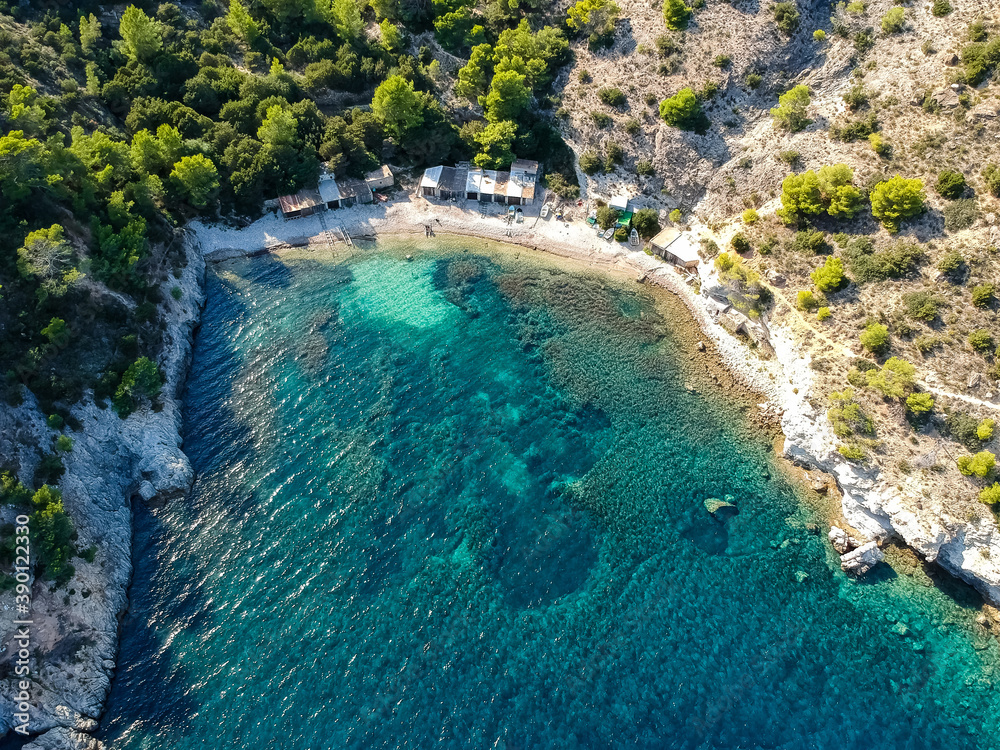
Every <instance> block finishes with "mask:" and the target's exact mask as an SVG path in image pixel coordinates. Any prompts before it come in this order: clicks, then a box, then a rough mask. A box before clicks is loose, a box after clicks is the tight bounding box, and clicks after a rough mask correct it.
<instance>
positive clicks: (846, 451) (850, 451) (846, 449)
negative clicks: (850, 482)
mask: <svg viewBox="0 0 1000 750" xmlns="http://www.w3.org/2000/svg"><path fill="white" fill-rule="evenodd" d="M837 453H839V454H840V455H841V456H843V457H844V458H846V459H847V460H848V461H861V460H862V459H864V457H865V456H866V455H868V454H867V452H866V451H865V449H864V448H863V447H862V446H860V445H857V444H856V443H852V444H850V445H838V446H837Z"/></svg>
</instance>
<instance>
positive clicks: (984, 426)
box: [976, 419, 996, 441]
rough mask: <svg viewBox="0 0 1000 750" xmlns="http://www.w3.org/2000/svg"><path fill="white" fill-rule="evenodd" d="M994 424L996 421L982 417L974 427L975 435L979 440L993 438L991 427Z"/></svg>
mask: <svg viewBox="0 0 1000 750" xmlns="http://www.w3.org/2000/svg"><path fill="white" fill-rule="evenodd" d="M995 426H996V422H994V421H993V420H992V419H984V420H983V421H982V422H980V423H979V425H978V426H977V427H976V437H977V438H979V439H980V440H983V441H986V440H992V439H993V428H994V427H995Z"/></svg>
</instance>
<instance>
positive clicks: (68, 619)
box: [0, 196, 1000, 750]
mask: <svg viewBox="0 0 1000 750" xmlns="http://www.w3.org/2000/svg"><path fill="white" fill-rule="evenodd" d="M537 208H538V207H535V210H536V211H537ZM334 227H341V228H342V229H343V230H344V231H346V233H347V234H349V235H351V236H353V237H355V238H363V237H364V238H372V237H377V236H380V235H383V236H384V235H397V236H398V235H411V236H414V237H417V238H422V237H424V236H426V233H427V230H426V228H427V227H429V228H430V229H431V231H432V232H434V233H441V234H458V235H471V236H475V237H479V238H482V239H487V240H494V241H497V242H503V243H508V244H517V245H522V246H525V247H531V248H534V249H537V250H544V251H547V252H549V253H554V254H556V255H559V256H562V257H565V258H569V259H572V260H573V261H575V262H578V263H579V264H581V265H582V266H592V267H595V268H598V267H600V268H603V269H609V270H612V271H617V272H624V273H627V274H629V275H631V276H632V277H633V278H636V280H644V281H646V282H648V283H654V284H657V285H659V286H662V287H664V288H665V289H667V290H669V291H671V292H673V293H675V294H676V295H678V296H679V297H680V298H681V299H682V300H683V301H684V302H685V304H686V306H687V308H688V310H689V311H690V312H691V314H692V316H693V317H694V318H695V320H696V321H697V322H698V325H699V326H700V327H701V329H702V332H703V334H704V335H705V336H706V338H707V339H709V340H711V342H712V344H713V346H714V348H715V350H716V352H717V353H718V355H719V357H720V358H721V359H722V361H723V363H724V364H725V365H726V366H727V367H728V368H729V370H730V371H731V372H732V374H733V375H734V377H736V378H737V379H738V380H740V381H741V382H743V384H745V385H746V386H747V387H749V388H750V389H752V390H753V391H755V392H757V393H759V394H761V396H763V398H764V403H762V404H761V405H760V406H761V410H762V412H763V413H764V414H766V415H769V416H770V417H772V418H775V419H780V424H781V429H782V432H783V433H784V435H785V442H784V455H785V457H786V458H788V459H789V460H791V461H792V462H794V463H796V464H799V465H802V466H804V467H807V468H809V469H815V470H819V471H822V472H825V473H827V474H830V475H831V476H832V477H834V478H835V480H836V484H837V486H838V488H839V490H840V492H841V493H842V511H843V515H844V518H845V519H846V521H847V523H848V524H849V525H850V527H852V528H851V530H850V533H846V532H845V536H846V537H847V538H848V544H847V545H846V546H845V548H844V556H845V558H850V559H848V560H847V561H846V562H847V563H848V564H851V561H852V560H854V559H855V558H859V557H864V558H865V559H867V560H872V559H873V556H874V554H875V553H874V552H873V551H872V550H873V549H874V550H875V551H876V552H877V549H878V546H880V545H881V544H883V543H884V542H886V541H888V540H889V539H891V538H895V539H899V540H901V541H902V542H904V543H905V544H907V545H908V546H910V547H911V548H913V549H914V550H915V551H916V552H918V553H919V554H920V555H921V556H922V557H924V558H925V559H927V560H928V561H935V562H937V563H938V564H940V565H941V566H942V567H943V568H944V569H945V570H947V571H948V572H950V573H951V574H952V575H955V576H957V577H958V578H961V579H963V580H965V581H967V582H968V583H970V584H972V585H973V586H975V587H976V588H977V589H978V590H979V591H980V592H981V593H982V594H983V596H984V597H985V598H986V599H987V600H988V601H990V602H992V603H993V604H1000V534H998V533H997V528H996V524H995V523H994V522H993V521H992V519H988V520H981V521H978V522H976V523H973V522H970V521H968V520H966V519H955V518H950V517H947V516H946V515H944V514H941V513H938V512H935V511H933V510H931V509H929V508H926V507H925V504H922V503H921V502H920V498H919V497H915V496H913V495H912V494H907V493H906V492H903V491H901V490H899V489H897V488H896V487H892V486H889V485H888V483H887V482H886V481H885V480H884V479H883V478H881V477H880V476H879V475H878V474H877V473H868V472H866V471H865V470H864V469H862V468H861V467H858V466H856V465H853V464H851V463H850V462H848V461H847V460H846V459H844V458H843V457H842V456H840V454H839V453H837V451H836V444H837V442H836V440H835V438H834V435H833V433H832V430H831V428H830V426H829V423H828V421H827V420H826V417H825V413H823V412H822V411H819V410H817V409H814V408H813V406H812V405H811V404H810V403H809V393H810V389H811V386H812V383H813V380H814V374H813V371H812V370H811V369H810V366H809V364H810V363H809V360H808V357H805V356H803V355H802V354H801V353H800V352H799V351H798V350H797V347H796V345H795V343H794V341H793V340H792V338H791V336H790V334H788V333H787V332H786V331H784V330H783V329H781V328H780V327H776V326H773V327H771V329H770V330H769V331H767V332H766V334H765V336H766V338H767V340H768V342H769V344H770V346H771V348H772V349H773V351H774V353H775V356H774V358H772V359H767V360H765V359H760V358H758V357H756V356H753V355H750V354H749V353H748V349H747V347H746V346H745V344H743V343H742V342H740V341H739V340H738V339H737V338H736V337H734V336H732V335H730V334H729V333H728V332H727V331H726V329H724V328H723V326H722V325H720V324H719V323H718V322H717V321H716V320H715V318H714V316H713V312H714V311H715V307H714V306H713V305H712V303H711V302H710V298H709V297H708V295H707V294H706V293H705V290H707V289H709V288H710V287H711V286H712V284H713V273H712V271H711V270H710V269H707V270H705V271H704V272H703V277H702V279H701V289H702V293H698V292H696V291H695V290H694V289H693V288H692V286H691V285H689V284H688V283H687V282H686V280H685V278H684V277H683V276H682V275H680V274H679V273H677V272H676V270H675V269H674V268H673V267H671V266H669V265H667V264H664V263H663V262H661V261H660V260H659V259H657V258H653V257H650V256H648V255H646V254H645V253H643V252H641V251H637V250H627V249H623V246H620V245H618V244H617V243H614V244H609V243H607V242H604V241H603V240H600V239H598V238H597V237H596V236H595V233H594V232H593V231H592V230H590V229H589V228H586V227H585V225H583V224H582V222H579V221H578V222H575V223H570V222H556V221H555V220H554V218H551V217H550V218H549V219H547V220H545V219H536V218H535V217H534V216H529V217H528V218H526V219H525V221H524V223H523V224H514V225H507V224H506V222H505V221H503V220H502V219H501V218H500V217H498V216H495V215H494V216H481V215H480V213H479V211H478V210H463V209H462V208H459V207H457V206H455V205H453V204H439V203H436V202H435V203H431V202H428V201H426V200H424V199H422V198H410V197H406V196H400V197H399V198H398V199H397V200H394V202H392V203H391V204H375V205H370V206H358V207H355V208H351V209H342V210H340V211H337V212H335V213H330V214H327V215H326V216H325V217H323V218H322V219H321V218H320V217H317V216H312V217H306V218H303V219H298V220H293V221H286V220H283V219H281V218H279V217H276V216H266V217H265V218H263V219H260V220H258V221H256V222H254V223H252V224H250V225H249V226H246V227H244V228H240V229H237V228H227V227H223V226H220V225H209V224H204V223H201V222H194V223H192V224H191V225H189V228H188V230H186V232H187V241H186V242H185V253H186V257H187V264H186V266H185V268H184V269H183V272H182V275H181V277H180V278H179V279H170V280H169V281H168V282H166V286H167V287H172V286H174V285H176V286H179V287H180V288H181V290H182V294H181V298H180V300H174V299H172V298H171V295H169V294H165V295H164V298H165V299H166V300H167V303H166V304H167V313H166V315H167V328H166V332H165V341H166V344H165V347H164V351H163V353H162V357H161V360H160V365H161V367H162V369H163V372H164V374H165V381H166V385H165V387H164V389H163V397H162V403H163V408H162V409H161V410H160V411H152V410H150V409H144V410H140V411H139V412H136V413H135V414H133V415H132V416H130V417H129V418H128V419H126V420H124V422H123V421H121V420H119V419H118V418H117V416H115V414H114V412H113V411H112V410H110V409H105V410H102V409H99V408H97V407H96V406H95V405H94V404H93V403H92V402H87V403H83V404H80V405H78V406H77V407H75V408H74V411H73V413H74V416H76V418H77V419H79V420H80V422H81V423H83V425H84V429H83V431H82V432H80V433H76V434H75V435H74V438H75V439H76V445H75V447H74V450H73V452H72V453H71V454H70V456H69V457H68V459H67V461H66V474H65V476H64V479H63V482H62V487H63V492H64V502H65V504H66V508H67V511H68V512H69V513H70V515H71V516H72V517H73V519H74V521H75V522H76V526H77V529H78V531H79V535H80V540H79V544H80V546H81V547H87V546H89V545H90V544H96V545H97V547H98V554H97V557H96V559H95V561H94V563H86V562H85V561H82V560H74V564H76V567H77V576H76V578H74V580H73V581H72V583H71V584H70V585H71V586H72V587H73V588H74V590H75V591H76V594H74V595H72V597H71V601H70V605H69V606H66V605H65V604H64V602H63V599H62V597H63V596H64V595H65V594H66V592H65V591H63V590H60V591H57V592H55V593H53V594H49V593H48V591H47V589H46V588H45V587H36V588H41V592H40V593H39V594H36V600H35V603H34V604H35V612H34V617H35V622H36V625H35V631H34V632H35V633H36V635H37V637H36V640H35V643H36V644H38V646H39V654H40V655H41V657H42V658H40V659H37V660H36V666H35V671H34V672H33V675H32V680H33V687H32V690H33V693H32V706H33V708H32V720H31V724H30V729H31V731H32V733H39V734H41V733H44V734H41V736H39V737H37V738H36V739H35V740H34V741H33V742H32V743H31V744H29V745H27V746H26V747H27V748H29V749H30V750H43V749H45V750H58V749H62V748H74V749H77V750H79V749H81V748H87V749H88V750H95V749H96V748H100V747H103V745H102V744H101V743H99V742H98V741H97V740H96V739H94V738H93V737H92V736H91V735H90V734H89V733H90V732H93V731H94V730H95V729H96V728H97V719H98V718H99V717H100V715H101V713H102V711H103V708H104V703H105V701H106V699H107V696H108V693H109V691H110V688H111V681H112V679H113V677H114V671H115V659H116V657H117V649H118V639H119V625H120V621H121V619H122V618H123V617H124V615H125V612H126V611H127V608H128V585H129V582H130V579H131V575H132V508H131V501H132V498H134V497H136V496H138V497H141V498H142V499H143V500H144V501H146V502H165V501H168V500H170V499H172V498H175V497H177V496H182V495H183V494H185V493H186V492H187V491H188V490H189V489H190V486H191V483H192V481H193V472H192V469H191V466H190V463H189V462H188V460H187V458H186V456H185V455H184V453H183V451H182V449H181V448H182V442H181V427H182V425H181V404H180V393H181V389H182V388H183V383H184V378H185V376H186V373H187V369H188V366H189V364H190V357H191V347H192V340H193V334H194V331H195V329H196V327H197V325H198V320H199V316H200V311H201V306H202V304H203V301H204V292H203V282H204V272H205V261H206V260H210V261H211V260H224V259H227V258H233V257H237V256H244V255H254V254H260V253H262V252H277V251H281V250H283V249H288V248H294V247H309V246H326V245H329V243H330V241H331V239H332V238H333V237H335V236H337V235H339V232H337V233H333V232H331V231H330V230H331V229H332V228H334ZM167 291H169V289H168V290H167ZM47 431H48V428H47V426H46V425H45V422H44V419H43V417H42V416H41V414H40V413H39V412H38V410H37V408H36V407H35V404H34V402H33V401H31V400H27V401H26V402H25V404H24V405H22V406H21V407H19V408H18V409H9V408H0V454H2V453H3V451H4V450H6V451H8V452H9V455H15V456H16V455H19V451H18V450H17V448H16V447H15V446H16V445H18V444H21V445H25V444H30V443H31V442H32V441H35V440H38V438H39V437H41V436H44V435H46V434H47ZM3 441H7V443H8V444H7V445H4V443H3ZM31 468H33V467H30V466H28V467H25V465H24V464H23V463H22V470H23V473H25V474H30V469H31ZM5 520H6V518H5ZM851 535H854V536H857V537H862V539H851V538H850V537H851ZM834 536H838V535H834ZM838 539H839V536H838ZM831 540H832V541H837V540H834V539H833V538H831ZM870 541H874V542H876V544H875V545H871V544H869V543H867V542H870ZM984 550H985V551H986V552H984ZM838 552H840V549H838ZM859 553H863V554H859ZM852 556H853V557H852ZM875 562H877V560H876V561H875ZM845 569H846V568H845ZM855 570H857V569H855ZM84 591H86V592H88V593H87V595H83V592H84ZM14 619H15V615H14V613H13V611H12V610H3V611H0V632H3V633H4V634H5V635H4V637H3V643H4V644H5V645H6V648H7V651H8V652H9V650H10V649H11V638H12V636H13V632H14V626H13V624H12V623H13V620H14ZM0 658H4V655H3V654H0ZM15 695H16V685H15V683H14V680H13V678H12V676H10V677H7V678H5V679H3V680H2V681H0V730H2V731H4V732H6V731H9V730H10V729H11V727H12V726H13V724H14V720H13V714H14V706H15V703H14V696H15Z"/></svg>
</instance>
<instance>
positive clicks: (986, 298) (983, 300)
mask: <svg viewBox="0 0 1000 750" xmlns="http://www.w3.org/2000/svg"><path fill="white" fill-rule="evenodd" d="M993 290H994V286H993V284H979V285H978V286H975V287H973V289H972V304H974V305H975V306H976V307H989V306H990V305H991V304H993Z"/></svg>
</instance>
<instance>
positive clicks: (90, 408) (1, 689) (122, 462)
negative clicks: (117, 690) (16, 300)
mask: <svg viewBox="0 0 1000 750" xmlns="http://www.w3.org/2000/svg"><path fill="white" fill-rule="evenodd" d="M185 255H186V261H187V262H186V264H185V266H184V268H183V269H182V272H181V276H180V278H176V279H175V278H170V279H169V280H168V281H167V282H165V289H164V292H165V293H164V295H163V297H164V299H165V300H167V302H165V303H164V305H165V308H164V317H165V321H166V331H165V334H164V346H163V350H162V352H161V355H160V360H159V364H160V367H161V370H162V372H163V375H164V381H165V385H164V388H163V391H162V396H161V398H160V405H162V408H160V407H159V406H158V407H157V408H156V409H151V408H144V409H141V410H140V411H137V412H136V413H134V414H132V415H131V416H129V417H128V418H127V419H125V420H124V421H123V420H121V419H119V418H118V416H117V415H116V414H115V412H114V411H113V410H111V409H110V408H105V409H102V408H99V407H98V406H97V405H95V404H94V403H93V402H92V401H90V400H85V401H84V402H82V403H80V404H78V405H77V406H76V407H75V408H74V410H73V416H74V417H76V418H77V419H78V420H79V421H80V423H81V424H82V425H83V427H82V429H81V430H79V431H77V432H75V433H74V434H73V439H74V443H75V444H74V448H73V450H72V452H71V453H69V454H68V455H67V456H66V459H65V465H66V473H65V474H64V476H63V478H62V480H61V482H60V486H61V488H62V491H63V502H64V504H65V507H66V511H67V513H68V514H69V515H70V516H71V517H72V519H73V521H74V523H75V525H76V528H77V531H78V533H79V541H78V543H77V544H78V546H79V547H80V548H81V549H86V548H88V547H90V546H91V545H96V547H97V555H96V557H95V559H94V561H93V563H88V562H86V561H85V560H82V559H74V560H73V564H74V566H75V568H76V574H75V576H74V577H73V579H72V580H71V581H70V582H69V583H68V584H67V585H66V586H65V587H62V588H59V589H54V588H52V587H51V586H50V585H49V584H48V583H46V582H43V581H35V582H34V585H33V601H32V613H31V620H32V621H33V625H32V626H31V638H32V649H33V651H32V660H31V678H30V683H31V688H30V693H31V698H30V701H29V705H30V707H31V708H30V711H29V714H30V721H29V731H30V732H31V733H32V734H38V733H45V734H43V735H42V736H41V737H39V738H37V739H36V740H35V741H34V742H33V743H32V744H31V745H29V747H31V748H35V749H37V748H53V749H54V748H91V747H99V743H96V741H95V740H93V738H92V737H90V735H89V734H87V733H88V732H91V731H93V730H94V729H96V727H97V721H96V719H97V718H98V717H99V716H100V714H101V711H102V710H103V706H104V702H105V700H106V698H107V696H108V692H109V691H110V689H111V680H112V678H113V676H114V670H115V658H116V653H117V648H118V627H119V623H120V620H121V618H122V617H123V616H124V614H125V611H126V608H127V606H128V597H127V594H128V585H129V581H130V578H131V575H132V501H133V499H141V500H140V501H146V502H149V501H162V500H168V499H170V498H172V497H175V496H178V495H182V494H183V493H185V492H187V491H188V489H189V488H190V486H191V483H192V481H193V478H194V477H193V472H192V469H191V465H190V463H189V462H188V460H187V457H186V456H185V455H184V453H183V451H182V450H181V435H180V430H181V404H180V398H179V397H180V392H181V389H182V387H183V383H184V377H185V375H186V373H187V368H188V365H189V363H190V357H191V342H192V335H193V332H194V329H195V327H196V325H197V322H198V318H199V314H200V311H201V305H202V303H203V301H204V294H203V291H202V284H203V281H204V273H205V261H204V259H203V258H202V255H201V251H200V248H199V247H198V246H197V245H196V243H195V242H194V241H188V242H186V243H185ZM174 286H179V287H180V289H181V291H182V293H181V295H180V299H174V297H173V296H172V295H171V294H169V292H170V289H171V288H172V287H174ZM47 431H48V427H47V426H46V423H45V420H44V417H43V416H42V414H41V413H40V411H39V410H38V408H37V406H36V404H35V402H34V401H33V400H32V399H30V398H29V399H28V400H26V401H25V403H24V404H23V405H22V406H20V407H18V408H17V409H10V408H4V409H0V436H2V437H0V457H2V458H3V459H4V460H5V461H7V462H11V463H13V464H14V465H16V466H18V467H19V470H20V474H21V476H22V479H27V478H29V477H30V476H31V473H32V471H33V469H34V465H35V463H36V462H37V456H35V455H34V453H35V451H34V447H33V446H35V445H37V444H38V443H39V442H41V438H42V437H47ZM4 512H5V514H6V515H4V518H3V520H4V521H10V520H12V513H13V509H5V511H4ZM8 515H10V516H11V518H8V517H7V516H8ZM12 601H13V593H12V592H10V593H7V594H5V595H3V597H2V599H0V602H2V605H0V606H2V611H0V633H2V637H0V643H3V653H2V654H0V659H3V661H5V662H7V663H4V664H2V667H0V675H3V677H2V679H0V732H3V733H5V732H7V731H9V730H10V729H12V728H13V727H14V725H15V724H16V723H19V722H16V721H15V719H14V714H15V712H16V710H15V699H16V695H17V685H16V682H15V679H14V676H13V673H12V667H13V664H12V657H13V654H14V653H15V652H16V650H17V649H16V648H15V647H14V646H13V644H12V638H13V636H14V633H15V626H14V625H13V620H14V619H16V618H17V615H16V614H15V611H14V609H13V607H12Z"/></svg>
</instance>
